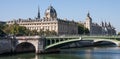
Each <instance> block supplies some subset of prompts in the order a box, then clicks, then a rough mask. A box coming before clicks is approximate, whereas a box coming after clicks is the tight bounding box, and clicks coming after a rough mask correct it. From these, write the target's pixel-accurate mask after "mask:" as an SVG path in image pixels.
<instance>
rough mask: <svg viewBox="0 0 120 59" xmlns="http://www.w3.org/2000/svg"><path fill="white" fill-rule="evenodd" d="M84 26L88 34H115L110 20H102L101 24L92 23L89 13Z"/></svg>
mask: <svg viewBox="0 0 120 59" xmlns="http://www.w3.org/2000/svg"><path fill="white" fill-rule="evenodd" d="M84 26H85V27H86V28H88V29H89V31H90V35H116V30H115V28H114V27H113V26H112V25H111V24H110V22H109V23H106V22H102V23H101V25H99V24H97V23H93V22H92V18H91V17H90V14H89V13H88V14H87V18H86V21H85V23H84Z"/></svg>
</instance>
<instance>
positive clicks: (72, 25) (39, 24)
mask: <svg viewBox="0 0 120 59" xmlns="http://www.w3.org/2000/svg"><path fill="white" fill-rule="evenodd" d="M15 23H17V24H19V25H20V26H25V27H26V28H27V29H29V30H37V31H38V32H39V31H40V30H44V31H46V30H49V31H55V32H56V33H57V34H58V35H63V34H65V35H68V34H69V35H75V34H78V26H77V23H76V22H74V21H70V20H66V19H60V18H58V17H57V12H56V10H55V9H54V8H53V6H51V5H50V6H49V7H48V8H47V9H46V10H45V17H43V18H41V17H40V10H39V8H38V16H37V18H35V19H31V18H29V19H17V20H12V21H8V22H7V24H8V25H12V24H15Z"/></svg>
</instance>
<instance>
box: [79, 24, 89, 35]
mask: <svg viewBox="0 0 120 59" xmlns="http://www.w3.org/2000/svg"><path fill="white" fill-rule="evenodd" d="M78 34H84V35H87V34H89V30H88V29H87V28H85V27H84V25H83V24H78Z"/></svg>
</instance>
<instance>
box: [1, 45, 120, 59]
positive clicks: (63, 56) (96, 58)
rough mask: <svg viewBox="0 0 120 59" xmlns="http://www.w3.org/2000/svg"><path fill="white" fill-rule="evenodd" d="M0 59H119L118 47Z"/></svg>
mask: <svg viewBox="0 0 120 59" xmlns="http://www.w3.org/2000/svg"><path fill="white" fill-rule="evenodd" d="M0 59H120V47H85V48H75V49H63V50H61V52H60V53H59V54H44V55H36V54H34V53H24V54H17V55H12V56H1V57H0Z"/></svg>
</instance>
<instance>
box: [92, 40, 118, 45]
mask: <svg viewBox="0 0 120 59" xmlns="http://www.w3.org/2000/svg"><path fill="white" fill-rule="evenodd" d="M94 44H95V45H97V44H98V45H99V44H106V45H108V44H113V45H116V46H119V42H118V41H117V40H111V39H94Z"/></svg>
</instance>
